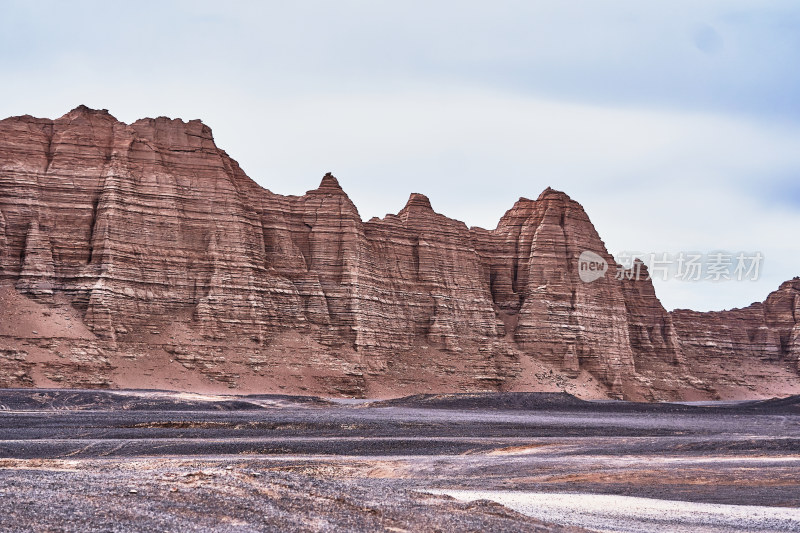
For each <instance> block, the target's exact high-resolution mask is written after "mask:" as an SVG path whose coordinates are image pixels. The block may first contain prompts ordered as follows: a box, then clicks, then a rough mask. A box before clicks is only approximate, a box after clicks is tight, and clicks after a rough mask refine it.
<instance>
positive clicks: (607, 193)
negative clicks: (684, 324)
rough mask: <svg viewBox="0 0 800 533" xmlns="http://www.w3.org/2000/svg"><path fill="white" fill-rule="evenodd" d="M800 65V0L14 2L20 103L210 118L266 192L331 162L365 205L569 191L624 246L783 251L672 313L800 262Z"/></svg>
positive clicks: (366, 211)
mask: <svg viewBox="0 0 800 533" xmlns="http://www.w3.org/2000/svg"><path fill="white" fill-rule="evenodd" d="M797 65H800V4H798V3H797V2H794V1H768V0H767V1H763V0H762V1H757V0H753V1H737V0H727V1H715V0H709V1H705V2H697V1H675V0H673V1H668V2H667V1H664V2H655V1H654V2H642V1H641V0H635V1H623V0H620V1H599V0H587V1H584V2H577V1H558V2H555V1H551V2H537V1H505V2H504V1H492V2H489V1H486V2H470V1H459V2H455V1H454V2H430V1H427V2H417V1H404V2H393V3H389V2H376V1H344V0H342V1H336V2H332V1H331V2H310V1H309V2H304V1H297V2H252V3H249V2H226V3H224V5H223V3H219V2H217V3H212V2H188V1H187V2H170V1H159V2H147V1H138V2H126V3H119V2H38V1H23V2H13V1H7V0H0V72H2V77H1V78H0V81H2V83H0V116H3V117H5V116H11V115H19V114H26V113H27V114H32V115H36V116H43V117H53V118H54V117H58V116H60V115H62V114H64V113H65V112H67V111H68V110H70V109H72V108H74V107H75V106H77V105H78V104H86V105H88V106H90V107H95V108H107V109H109V110H110V112H111V113H112V114H113V115H115V116H116V117H117V118H119V119H120V120H124V121H126V122H131V121H133V120H136V119H137V118H140V117H145V116H158V115H166V116H171V117H180V118H184V119H187V120H188V119H193V118H201V119H202V120H203V121H204V122H206V123H207V124H208V125H210V126H211V127H212V128H213V130H214V134H215V138H216V140H217V144H218V145H219V146H220V147H222V148H223V149H225V150H226V151H228V153H230V154H231V156H233V157H234V158H235V159H237V160H238V161H239V162H240V164H241V165H242V167H243V168H244V170H245V171H246V172H247V173H248V175H250V177H252V178H253V179H255V180H256V181H257V182H259V183H260V184H261V185H263V186H264V187H267V188H269V189H270V190H273V191H275V192H279V193H283V194H301V193H303V192H304V191H306V190H308V189H311V188H313V187H315V186H316V185H317V184H318V182H319V180H320V178H321V176H322V175H323V174H324V173H325V172H327V171H329V170H330V171H332V172H334V174H336V175H337V177H338V178H339V180H340V182H341V183H342V185H343V187H344V188H345V190H346V191H347V192H348V194H350V196H351V198H352V199H353V201H354V202H355V203H356V205H357V206H358V208H359V210H360V212H361V215H362V217H363V218H364V219H368V218H370V217H372V216H376V215H377V216H383V215H384V214H385V213H388V212H397V211H398V210H399V209H400V208H401V207H402V206H403V204H404V203H405V201H406V199H407V197H408V194H409V193H410V192H423V193H425V194H427V195H428V196H429V197H430V198H431V201H432V204H433V206H434V208H435V209H436V210H437V211H439V212H442V213H444V214H446V215H449V216H451V217H454V218H458V219H460V220H464V221H466V222H467V223H468V224H470V225H481V226H484V227H494V225H495V224H496V222H497V219H498V218H499V217H500V216H501V215H502V213H503V212H504V211H505V210H506V209H508V208H509V207H510V206H511V205H512V204H513V202H514V201H515V200H516V199H517V198H518V197H519V196H527V197H536V196H537V195H538V194H539V192H541V190H542V189H544V188H545V187H547V186H552V187H554V188H557V189H561V190H564V191H566V192H567V193H568V194H570V195H571V196H572V197H573V198H575V199H576V200H578V201H580V202H581V203H582V204H583V205H584V206H585V208H586V210H587V211H588V213H589V216H590V217H591V218H592V220H593V222H594V224H595V226H596V227H597V229H598V231H599V232H600V235H601V236H602V237H603V238H604V239H605V241H606V244H607V246H608V248H609V250H610V251H611V252H612V253H614V252H618V251H622V250H637V251H645V252H646V251H659V252H660V251H665V252H678V251H681V250H687V251H688V250H700V251H712V250H730V251H740V250H744V251H755V250H758V251H762V252H763V253H764V256H765V262H764V273H763V276H762V278H761V280H760V281H758V282H750V283H716V284H715V283H682V282H677V281H669V282H658V283H657V287H656V288H657V292H658V295H659V296H660V297H661V298H662V300H663V301H664V303H665V305H666V306H667V307H668V308H673V307H692V308H696V309H722V308H729V307H733V306H742V305H747V304H748V303H750V302H752V301H754V300H761V299H763V298H764V296H766V294H767V293H768V292H769V291H770V290H773V289H774V288H776V287H777V285H778V284H779V283H780V282H781V281H783V280H785V279H789V278H791V277H793V276H795V275H800V245H798V239H797V238H796V235H797V232H798V229H800V69H798V68H797Z"/></svg>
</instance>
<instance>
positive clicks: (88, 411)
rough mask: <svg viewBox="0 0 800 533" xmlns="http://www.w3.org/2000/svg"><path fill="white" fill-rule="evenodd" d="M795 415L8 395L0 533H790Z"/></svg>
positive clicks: (799, 442)
mask: <svg viewBox="0 0 800 533" xmlns="http://www.w3.org/2000/svg"><path fill="white" fill-rule="evenodd" d="M799 407H800V400H798V399H797V398H789V399H785V400H776V401H767V402H754V403H734V404H723V405H716V404H713V405H702V406H696V405H675V404H631V403H621V402H599V403H598V402H584V401H581V400H577V399H575V398H573V397H570V396H568V395H564V394H536V393H531V394H515V393H500V394H483V395H481V394H472V395H438V396H418V397H411V398H406V399H400V400H391V401H384V402H342V401H329V400H325V399H320V398H313V397H294V396H266V395H261V396H241V397H237V396H224V395H200V394H175V393H167V392H161V391H113V392H111V391H64V390H0V458H1V459H0V491H2V498H0V529H3V530H10V531H30V530H59V531H96V530H100V531H143V530H160V531H579V530H581V529H580V528H588V529H590V530H607V531H794V530H798V529H797V526H798V521H797V513H798V508H800V481H798V480H800V408H799ZM437 490H438V491H443V492H442V493H440V494H435V495H434V494H431V492H432V491H437ZM565 493H569V494H570V495H569V496H565ZM446 494H451V495H456V496H458V497H459V498H460V499H463V500H465V501H459V499H453V498H451V497H449V496H447V495H446ZM501 504H502V505H501ZM715 528H716V529H715Z"/></svg>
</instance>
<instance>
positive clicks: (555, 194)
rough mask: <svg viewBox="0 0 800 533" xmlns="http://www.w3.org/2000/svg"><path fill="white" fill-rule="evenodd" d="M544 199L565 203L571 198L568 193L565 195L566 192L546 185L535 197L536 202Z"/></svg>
mask: <svg viewBox="0 0 800 533" xmlns="http://www.w3.org/2000/svg"><path fill="white" fill-rule="evenodd" d="M520 200H523V198H520ZM546 200H551V201H559V202H564V203H567V202H571V201H572V198H570V197H569V195H567V193H564V192H561V191H557V190H555V189H553V188H550V187H548V188H546V189H545V190H543V191H542V193H541V194H540V195H539V198H537V199H536V201H537V202H543V201H546Z"/></svg>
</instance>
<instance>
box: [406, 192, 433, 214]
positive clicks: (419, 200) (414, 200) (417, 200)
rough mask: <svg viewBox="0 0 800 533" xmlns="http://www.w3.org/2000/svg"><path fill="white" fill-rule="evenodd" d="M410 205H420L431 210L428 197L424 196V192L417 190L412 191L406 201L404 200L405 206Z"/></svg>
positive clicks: (409, 206) (408, 206)
mask: <svg viewBox="0 0 800 533" xmlns="http://www.w3.org/2000/svg"><path fill="white" fill-rule="evenodd" d="M411 207H421V208H423V209H429V210H431V211H433V207H431V201H430V199H428V197H427V196H425V195H424V194H420V193H418V192H412V193H411V196H409V197H408V202H406V208H411Z"/></svg>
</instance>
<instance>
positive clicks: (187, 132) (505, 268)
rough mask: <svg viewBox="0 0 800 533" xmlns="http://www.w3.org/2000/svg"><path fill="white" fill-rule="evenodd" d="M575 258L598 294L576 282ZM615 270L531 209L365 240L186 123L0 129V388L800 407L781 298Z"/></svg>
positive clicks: (330, 187)
mask: <svg viewBox="0 0 800 533" xmlns="http://www.w3.org/2000/svg"><path fill="white" fill-rule="evenodd" d="M584 251H591V252H593V253H594V254H596V256H597V257H599V258H601V260H602V261H604V262H605V263H606V264H607V265H608V272H607V273H606V275H604V276H602V277H600V278H598V279H596V280H594V281H591V282H585V281H582V280H581V278H580V276H579V271H578V269H579V264H578V257H579V256H580V254H581V253H582V252H584ZM621 268H622V267H620V266H618V265H616V264H615V263H614V261H613V258H612V257H611V255H610V254H609V253H608V251H607V250H606V248H605V245H604V244H603V241H602V240H601V239H600V237H599V235H598V234H597V232H596V231H595V228H594V226H593V225H592V224H591V222H590V221H589V218H588V216H587V214H586V213H585V212H584V210H583V208H582V207H581V205H580V204H578V203H577V202H575V201H574V200H572V199H570V198H569V197H568V196H567V195H566V194H564V193H562V192H558V191H554V190H552V189H547V190H545V191H544V192H543V193H542V194H541V195H540V196H539V197H538V198H537V199H536V200H529V199H525V198H520V200H519V201H518V202H517V203H516V204H515V205H514V206H513V207H512V208H511V209H510V210H509V211H508V212H507V213H506V214H505V215H504V216H503V217H502V219H501V220H500V222H499V224H498V226H497V228H496V229H494V230H485V229H481V228H467V227H466V226H465V225H464V224H463V223H461V222H458V221H456V220H452V219H450V218H447V217H446V216H444V215H441V214H438V213H436V212H435V211H434V209H433V208H432V206H431V203H430V201H429V200H428V198H426V197H425V196H423V195H421V194H412V195H411V196H410V198H409V199H408V202H407V203H406V205H405V206H404V207H403V208H402V209H400V211H399V212H398V213H397V214H396V215H387V216H386V217H384V218H381V219H377V218H374V219H372V220H369V221H366V222H364V221H362V219H361V217H360V216H359V213H358V210H357V209H356V207H355V205H353V203H352V202H351V201H350V199H349V198H348V196H347V194H345V192H344V191H343V190H342V188H341V187H340V186H339V183H338V181H337V180H336V178H335V177H333V176H332V175H331V174H326V175H325V176H324V177H323V178H322V181H321V183H320V186H319V187H318V188H317V189H314V190H311V191H308V192H307V193H306V194H305V195H303V196H281V195H277V194H273V193H272V192H270V191H268V190H265V189H262V188H261V187H259V186H258V185H257V184H255V183H254V182H253V181H252V180H250V179H249V178H248V177H247V176H246V175H245V174H244V172H243V171H242V170H241V169H240V168H239V166H238V165H237V164H236V162H235V161H233V160H232V159H231V158H230V157H229V156H228V155H227V154H226V153H225V152H224V151H222V150H221V149H219V148H218V147H217V146H216V145H215V144H214V140H213V137H212V134H211V130H210V129H209V128H208V127H207V126H205V125H204V124H202V123H201V122H199V121H190V122H183V121H181V120H170V119H167V118H163V117H161V118H157V119H143V120H139V121H137V122H134V123H133V124H130V125H128V124H124V123H121V122H119V121H118V120H116V119H115V118H114V117H112V116H111V115H110V114H109V113H108V112H107V111H96V110H92V109H89V108H86V107H83V106H81V107H78V108H76V109H75V110H73V111H71V112H69V113H67V114H66V115H64V116H63V117H61V118H59V119H56V120H47V119H38V118H33V117H30V116H22V117H13V118H9V119H6V120H3V121H0V318H1V319H2V322H0V385H2V386H82V387H113V386H125V387H150V388H153V387H159V388H169V389H181V390H207V391H214V390H227V389H237V390H240V391H243V392H254V391H282V392H313V393H318V394H338V395H348V396H392V395H402V394H409V393H415V392H429V391H432V390H435V391H477V390H567V391H570V392H575V393H578V394H582V395H584V396H586V397H606V396H610V397H625V398H631V399H650V400H657V399H678V398H686V399H702V398H715V397H739V396H743V395H754V396H757V395H759V394H762V393H764V394H766V392H768V391H771V389H768V387H770V386H771V387H776V388H777V389H780V390H790V389H791V388H792V387H797V388H798V389H800V386H798V374H797V372H798V357H800V340H799V339H800V326H798V320H797V318H796V317H799V316H800V313H798V305H800V304H799V303H798V302H800V297H798V294H800V282H798V280H797V279H795V280H793V281H790V282H787V283H786V284H784V285H782V286H781V288H780V289H779V290H778V291H776V292H775V293H773V294H772V295H770V297H769V298H768V299H767V301H766V302H765V303H764V304H754V305H753V306H751V307H749V308H747V309H742V310H734V311H728V312H723V313H693V312H690V311H677V312H674V313H668V312H666V311H665V310H664V308H663V307H662V305H661V304H660V302H659V301H658V298H657V297H656V295H655V291H654V290H653V287H652V284H651V283H650V281H649V280H647V279H641V280H632V279H627V276H624V275H620V276H618V275H617V274H618V273H620V269H621ZM618 278H621V279H618ZM743 362H746V363H747V364H743ZM743 368H747V370H746V371H743V370H742V369H743Z"/></svg>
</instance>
